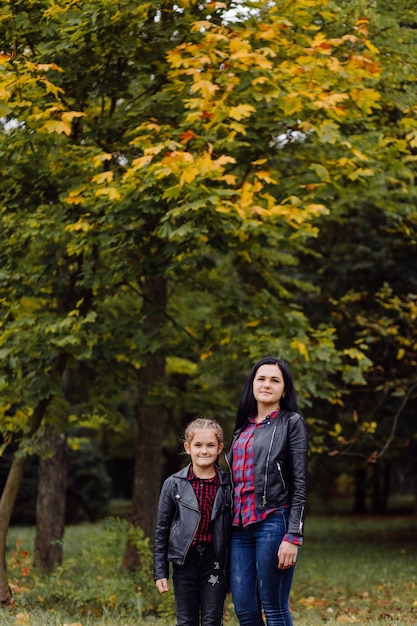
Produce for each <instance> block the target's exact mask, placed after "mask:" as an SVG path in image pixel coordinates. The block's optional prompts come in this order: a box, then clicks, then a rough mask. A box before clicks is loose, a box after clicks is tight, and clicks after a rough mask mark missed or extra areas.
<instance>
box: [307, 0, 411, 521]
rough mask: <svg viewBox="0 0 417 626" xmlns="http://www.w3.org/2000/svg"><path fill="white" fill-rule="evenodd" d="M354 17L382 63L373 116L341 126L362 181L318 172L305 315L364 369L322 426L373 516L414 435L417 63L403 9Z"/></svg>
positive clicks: (355, 6) (358, 12)
mask: <svg viewBox="0 0 417 626" xmlns="http://www.w3.org/2000/svg"><path fill="white" fill-rule="evenodd" d="M359 16H361V19H360V23H361V25H362V26H361V28H362V29H364V30H365V31H367V32H368V31H369V36H370V39H371V41H372V45H373V46H375V47H376V48H377V49H378V51H379V54H380V58H381V60H383V62H382V66H381V69H382V71H381V73H380V75H379V76H378V78H377V83H376V84H375V85H374V86H375V88H376V89H377V90H378V93H379V94H380V100H379V103H378V107H377V108H375V109H374V111H373V112H371V113H370V114H369V115H367V116H366V117H364V118H363V119H362V120H359V119H358V120H354V121H353V122H347V123H344V124H343V126H342V127H341V131H342V133H343V135H344V136H345V141H346V142H348V143H351V142H357V141H358V138H360V142H361V145H362V146H363V148H362V152H361V155H362V163H363V170H362V172H363V175H365V176H366V177H368V180H369V183H368V185H366V186H364V185H363V184H361V181H360V180H358V177H357V176H356V175H353V176H352V175H351V176H348V177H347V178H346V177H344V176H342V177H340V176H338V175H337V174H336V175H334V174H333V172H332V171H331V170H330V169H329V168H327V173H324V174H323V175H324V176H326V177H327V178H328V179H330V178H331V179H332V182H331V184H328V185H327V187H326V190H327V191H326V193H327V195H326V196H325V197H322V198H321V200H322V201H323V202H327V201H328V200H327V198H328V197H329V195H330V196H331V198H332V211H331V213H330V214H329V215H328V216H323V218H321V224H320V231H319V236H318V238H317V239H316V241H315V242H314V243H313V246H314V248H315V250H316V252H317V253H318V254H320V257H319V259H318V260H317V261H316V262H313V263H311V276H315V277H316V281H317V284H318V286H319V289H320V291H319V299H318V300H315V299H314V297H312V298H311V305H310V309H309V310H310V315H311V316H312V319H315V311H317V312H319V313H320V318H321V319H326V320H329V319H332V320H333V323H334V324H335V327H336V328H337V335H338V346H339V347H340V348H341V349H342V348H343V347H345V346H348V345H351V344H352V338H354V341H355V344H356V345H357V346H358V347H359V348H360V349H361V350H362V351H364V352H365V353H366V354H367V356H368V357H369V359H370V361H371V362H372V364H373V365H372V367H371V368H369V370H368V372H367V373H366V375H365V379H366V385H365V386H361V387H358V386H357V385H349V386H348V387H347V389H346V392H347V393H346V397H345V403H344V406H343V407H341V409H340V411H338V412H337V413H333V415H332V416H331V415H329V421H331V422H333V424H334V426H335V428H334V429H333V433H334V436H333V442H332V443H331V444H330V446H331V448H332V449H333V452H335V453H337V452H338V453H340V454H341V455H342V458H340V457H337V458H338V459H340V460H339V467H340V468H346V466H349V469H350V472H351V473H353V472H354V473H355V474H357V475H358V476H360V489H361V490H364V489H365V492H364V493H368V494H369V493H370V492H372V502H371V506H372V510H373V511H374V512H376V513H377V512H384V511H385V510H386V507H387V500H388V495H389V494H390V485H389V481H390V479H391V478H392V476H393V472H392V471H391V470H392V469H393V468H395V467H397V468H398V470H399V471H403V470H401V466H402V465H404V466H405V463H404V460H406V459H407V458H408V457H409V456H410V455H413V441H415V436H416V435H415V426H414V423H413V422H414V420H413V414H414V411H415V401H416V389H417V387H416V383H417V380H416V376H415V363H416V345H417V344H416V332H415V323H414V318H415V301H416V288H417V275H416V271H415V268H414V266H413V265H412V264H411V265H410V259H412V258H413V257H414V256H415V254H416V243H415V232H416V224H417V221H416V218H417V213H416V208H415V207H416V191H415V180H416V166H415V153H416V124H417V119H416V109H415V102H414V97H413V89H414V88H413V87H412V85H415V80H416V70H417V66H416V61H415V55H414V47H415V28H414V26H415V16H414V13H410V12H409V7H408V5H407V3H402V2H400V3H399V4H395V5H393V4H388V3H385V2H382V3H378V6H377V7H375V9H374V8H372V7H366V8H365V7H363V6H362V5H361V4H360V3H352V4H351V5H350V9H349V11H346V12H345V19H346V21H347V22H348V23H349V22H350V23H352V24H353V23H355V22H356V23H357V20H358V17H359ZM387 32H389V33H390V38H389V39H388V38H387V36H386V35H387ZM393 41H395V46H393V45H392V42H393ZM328 183H330V180H328ZM331 188H332V192H330V189H331ZM319 196H320V193H319ZM335 439H336V441H335ZM343 458H344V460H345V462H344V463H343V462H342V460H343ZM355 467H356V469H354V468H355ZM332 475H335V472H334V471H332ZM363 495H364V494H363ZM364 506H365V501H364V499H363V498H362V504H361V505H360V508H361V509H362V510H363V507H364ZM356 508H357V510H359V503H358V506H357V507H356Z"/></svg>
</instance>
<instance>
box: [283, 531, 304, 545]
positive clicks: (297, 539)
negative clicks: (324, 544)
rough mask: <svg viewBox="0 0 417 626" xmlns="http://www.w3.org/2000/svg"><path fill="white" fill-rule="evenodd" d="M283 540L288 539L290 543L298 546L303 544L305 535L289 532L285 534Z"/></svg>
mask: <svg viewBox="0 0 417 626" xmlns="http://www.w3.org/2000/svg"><path fill="white" fill-rule="evenodd" d="M283 541H288V543H294V544H295V545H296V546H302V545H303V536H302V535H295V534H294V533H287V534H286V535H284V539H283Z"/></svg>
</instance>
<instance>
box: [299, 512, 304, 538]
mask: <svg viewBox="0 0 417 626" xmlns="http://www.w3.org/2000/svg"><path fill="white" fill-rule="evenodd" d="M303 516H304V507H301V513H300V521H299V522H298V532H299V534H300V535H302V534H303Z"/></svg>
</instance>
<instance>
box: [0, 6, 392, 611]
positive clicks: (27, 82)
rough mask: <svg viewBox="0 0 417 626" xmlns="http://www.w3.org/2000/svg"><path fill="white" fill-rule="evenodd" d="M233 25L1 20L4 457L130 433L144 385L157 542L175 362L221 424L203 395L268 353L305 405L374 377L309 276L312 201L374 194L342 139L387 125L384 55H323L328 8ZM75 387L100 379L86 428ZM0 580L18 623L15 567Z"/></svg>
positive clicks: (122, 12) (348, 50) (142, 411)
mask: <svg viewBox="0 0 417 626" xmlns="http://www.w3.org/2000/svg"><path fill="white" fill-rule="evenodd" d="M226 8H227V7H225V6H224V5H223V4H222V3H211V2H209V3H207V4H202V5H194V4H192V3H191V2H188V0H185V1H184V2H182V3H180V5H176V4H175V5H173V4H171V3H168V2H163V3H156V2H151V3H148V4H146V5H139V6H138V4H137V3H131V2H130V1H128V0H124V1H122V2H119V4H118V8H117V10H114V9H115V7H114V3H113V2H110V1H108V0H107V1H104V2H103V1H102V0H100V2H98V1H97V0H90V1H89V2H85V3H83V5H82V7H81V6H78V5H76V4H74V3H73V2H69V1H68V2H67V1H66V0H62V1H61V2H60V3H59V5H57V4H55V3H50V2H48V1H47V0H45V1H44V2H38V3H36V4H35V5H33V3H31V4H30V7H29V4H28V3H27V2H26V1H25V0H21V1H19V2H17V3H15V2H14V3H7V5H6V7H5V10H4V11H3V13H2V17H1V26H0V28H1V30H2V35H3V38H4V41H5V52H4V53H3V54H2V57H1V61H2V65H3V69H4V72H3V75H2V81H1V94H2V115H3V116H4V117H3V120H4V122H3V126H4V133H3V136H2V139H1V141H2V147H1V151H0V158H1V160H0V167H1V169H2V174H3V177H2V182H1V190H2V194H1V197H2V230H1V237H2V246H1V250H2V252H1V254H2V275H1V286H2V291H3V293H4V294H5V296H4V299H3V303H2V330H1V337H0V343H1V350H2V356H3V365H2V373H3V389H4V405H3V412H2V418H1V419H2V432H3V433H6V439H5V445H7V442H8V441H7V433H8V432H10V433H12V432H15V431H16V430H17V431H18V432H19V431H23V432H27V434H28V435H30V437H28V440H29V441H30V443H31V445H33V448H32V449H31V450H33V451H35V450H36V446H35V444H36V441H34V440H33V435H34V434H35V432H36V430H37V429H38V428H40V427H41V426H42V427H43V423H42V420H44V422H45V424H46V423H51V424H53V425H54V426H55V430H56V431H57V429H58V431H57V432H59V428H60V426H59V424H58V423H56V420H54V415H60V416H61V417H62V414H63V411H62V410H59V411H53V410H50V411H48V413H47V414H45V411H43V412H42V415H39V417H40V418H41V419H37V420H36V429H35V430H34V429H33V428H31V429H29V430H28V426H27V424H28V421H29V420H31V419H33V416H34V415H38V412H37V411H38V409H37V407H39V406H41V407H43V406H44V405H45V406H46V405H49V404H51V403H55V404H56V405H57V406H59V407H60V409H62V408H63V409H64V412H66V414H67V416H68V420H67V423H68V425H69V426H71V425H72V424H74V423H76V424H80V423H89V424H90V426H95V427H100V426H101V425H104V424H108V425H110V426H114V427H117V425H118V419H119V417H120V416H118V415H117V412H116V411H115V405H116V402H117V399H118V397H119V395H120V386H121V385H123V386H124V387H125V386H128V385H131V384H132V382H137V381H138V380H139V382H140V383H143V382H146V386H145V387H143V386H141V385H139V386H138V392H137V393H138V398H137V403H138V407H139V408H138V436H140V437H141V441H151V440H152V441H154V438H153V436H154V437H155V438H156V440H155V447H152V449H149V448H147V450H148V451H149V453H150V456H149V458H150V461H149V463H151V465H152V467H147V472H146V477H145V476H144V475H143V471H144V469H143V468H144V461H145V460H146V458H145V457H144V452H143V450H142V453H141V448H140V447H139V453H141V454H140V455H138V457H137V463H136V468H138V472H140V473H138V474H137V475H136V476H135V480H136V484H137V485H139V488H138V489H137V490H136V492H135V499H134V503H133V510H132V519H133V521H135V522H136V523H137V522H138V520H139V517H138V514H137V512H138V511H145V510H148V511H150V512H151V513H150V516H149V517H147V518H142V519H141V520H140V521H141V523H143V524H144V525H145V526H146V527H147V530H148V532H149V529H150V527H151V525H152V524H151V523H150V522H152V511H154V510H155V508H156V498H157V495H158V492H159V463H160V455H158V449H160V445H161V441H159V438H160V434H161V424H162V416H163V414H164V412H166V411H167V408H166V407H167V405H168V403H169V401H170V398H171V392H170V390H169V389H168V388H167V387H166V386H165V385H164V371H165V364H166V363H168V361H169V359H171V361H170V363H171V365H172V364H174V363H178V361H176V360H175V359H176V358H178V357H181V359H183V361H184V360H185V361H186V362H187V363H189V365H190V369H192V367H193V366H194V373H193V376H192V381H193V384H194V385H195V391H196V393H197V392H200V393H202V394H203V400H205V401H206V403H207V405H208V406H212V407H216V406H217V407H219V404H216V398H215V397H213V396H212V388H210V389H209V388H208V386H207V382H208V381H210V382H214V383H215V385H217V386H218V387H220V386H222V385H223V384H224V380H226V383H225V387H226V389H229V385H230V389H231V388H232V387H233V386H235V385H236V384H237V382H240V379H241V376H242V372H243V371H244V370H245V371H246V369H247V366H248V365H249V363H251V362H252V361H253V359H254V358H257V357H258V356H260V355H262V354H264V353H265V352H279V353H281V354H282V355H283V356H285V358H287V359H288V360H289V361H290V362H291V363H292V364H293V367H294V370H295V374H296V376H297V378H298V379H299V381H300V383H299V384H300V389H301V390H302V394H301V395H302V399H303V401H304V405H305V406H310V405H311V404H312V400H313V398H316V397H323V398H326V399H328V400H332V401H337V400H338V399H339V400H340V392H339V390H338V384H337V383H336V382H335V380H336V379H333V380H330V377H327V375H326V374H327V373H332V374H334V375H335V376H336V375H337V374H338V375H339V376H341V377H344V378H345V380H347V381H352V380H356V381H357V382H358V383H359V382H361V381H362V380H363V378H362V374H361V369H362V368H363V367H364V366H366V365H367V364H368V361H367V359H366V358H365V357H364V356H363V354H362V352H361V351H360V350H359V349H358V348H356V347H352V346H348V347H346V348H345V349H344V351H339V350H338V349H337V346H336V340H337V337H336V334H335V332H334V328H333V325H332V324H327V325H326V324H323V323H319V324H317V325H315V326H314V325H312V324H311V323H310V320H309V317H308V315H307V311H306V310H305V309H304V302H305V295H306V294H310V293H312V292H314V284H313V283H312V281H309V280H305V279H304V273H303V271H302V268H300V266H299V257H300V254H301V252H302V251H303V252H305V251H306V250H308V246H310V245H311V240H312V239H313V238H314V237H315V236H316V235H317V228H316V223H318V218H319V217H320V216H321V215H323V214H326V213H327V212H328V211H329V208H328V207H327V206H326V204H325V203H322V202H317V196H318V194H317V193H316V189H317V188H318V187H319V188H320V190H321V192H322V196H323V197H325V196H326V192H325V191H326V189H327V183H326V179H325V176H323V172H324V170H325V169H326V167H329V156H328V153H327V150H328V149H333V150H334V155H333V158H332V160H331V167H332V168H333V169H334V171H335V172H338V175H339V176H346V177H348V176H353V175H355V176H356V178H357V179H358V180H362V179H364V178H365V177H366V174H365V173H364V172H363V169H362V167H361V165H362V156H361V152H360V142H359V139H358V141H355V142H351V143H350V144H348V145H346V143H344V144H342V143H341V138H342V137H343V135H342V132H341V125H342V123H347V122H350V123H354V120H356V119H357V118H358V116H359V117H361V118H362V117H363V116H366V115H367V114H368V113H369V112H370V111H371V110H372V107H374V106H377V105H378V100H379V94H378V93H377V92H376V91H375V90H374V89H373V86H372V85H373V82H374V80H375V78H376V77H377V76H378V74H379V71H380V67H379V64H378V62H377V61H376V60H375V58H374V56H375V55H374V53H373V51H372V46H371V45H370V43H369V41H368V40H367V36H366V33H364V32H363V29H361V28H360V25H359V26H358V25H353V26H352V28H351V29H350V28H349V27H347V26H344V25H343V24H342V23H341V25H340V30H341V32H340V34H339V35H338V36H337V37H326V35H325V32H324V25H326V24H329V23H331V24H336V23H340V22H339V21H338V20H339V17H340V10H338V9H334V12H333V11H332V10H331V9H330V8H329V7H328V6H327V4H326V3H323V5H321V4H320V5H315V6H313V7H312V6H311V3H310V2H305V3H304V2H299V3H296V5H294V3H289V4H288V5H282V6H281V5H280V6H268V3H265V2H260V3H259V5H257V7H256V8H255V12H254V13H253V14H251V13H249V15H248V16H247V17H245V18H244V20H243V21H235V22H227V21H224V20H223V21H222V19H221V14H222V12H223V11H224V10H225V9H226ZM29 9H30V19H29ZM364 85H366V88H365V89H364ZM342 155H343V156H342ZM330 189H331V185H330ZM311 250H312V248H311ZM266 252H267V254H266ZM312 252H313V250H312ZM190 300H193V304H192V306H191V307H189V306H188V307H186V306H184V303H185V302H189V301H190ZM17 338H19V341H18V340H17ZM55 364H59V367H55ZM64 367H65V368H68V369H69V370H71V371H74V372H75V374H76V375H77V376H79V375H80V372H82V371H83V368H88V369H89V371H90V372H94V376H92V377H91V380H90V379H89V389H88V392H86V394H85V397H84V398H83V399H82V402H80V403H79V404H77V405H76V406H75V407H74V406H70V405H69V404H68V402H65V399H64V398H63V395H62V388H61V380H60V377H61V376H62V372H63V368H64ZM327 381H328V382H327ZM219 397H221V402H222V403H223V400H225V403H226V407H228V409H229V410H230V407H231V406H232V401H231V399H230V397H229V398H225V396H219ZM201 403H202V404H204V402H203V401H201ZM11 406H18V408H19V411H20V413H19V415H20V416H21V420H20V422H19V423H17V421H16V420H11V419H9V418H8V411H9V410H10V407H11ZM220 406H222V404H220ZM64 421H65V420H64ZM22 441H23V439H22ZM24 453H25V452H24V450H23V449H22V450H20V451H19V454H23V455H24ZM144 478H146V481H144ZM145 484H146V490H145V489H144V485H145ZM3 497H4V501H5V502H7V506H8V507H9V508H10V507H12V506H13V498H11V499H10V498H9V496H8V492H6V491H5V492H4V493H3ZM2 501H3V499H2ZM0 506H1V504H0ZM6 531H7V523H6V524H4V526H3V537H4V533H5V532H6ZM2 545H3V548H4V542H3V544H2ZM1 547H2V546H1V545H0V548H1ZM126 561H127V562H128V564H131V563H135V559H134V558H133V557H132V554H129V550H128V553H127V555H126ZM1 579H2V582H3V586H2V588H1V592H2V597H1V600H2V601H3V602H4V603H7V602H8V601H9V596H8V593H7V589H6V587H7V584H6V574H5V567H4V562H3V568H2V572H1Z"/></svg>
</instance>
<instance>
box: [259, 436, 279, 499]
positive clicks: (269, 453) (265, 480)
mask: <svg viewBox="0 0 417 626" xmlns="http://www.w3.org/2000/svg"><path fill="white" fill-rule="evenodd" d="M276 429H277V427H276V426H275V427H274V430H273V432H272V435H271V441H270V442H269V449H268V455H267V457H266V465H265V478H264V492H263V495H262V506H263V507H266V486H267V483H268V465H269V459H270V457H271V450H272V443H273V441H274V437H275V431H276Z"/></svg>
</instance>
